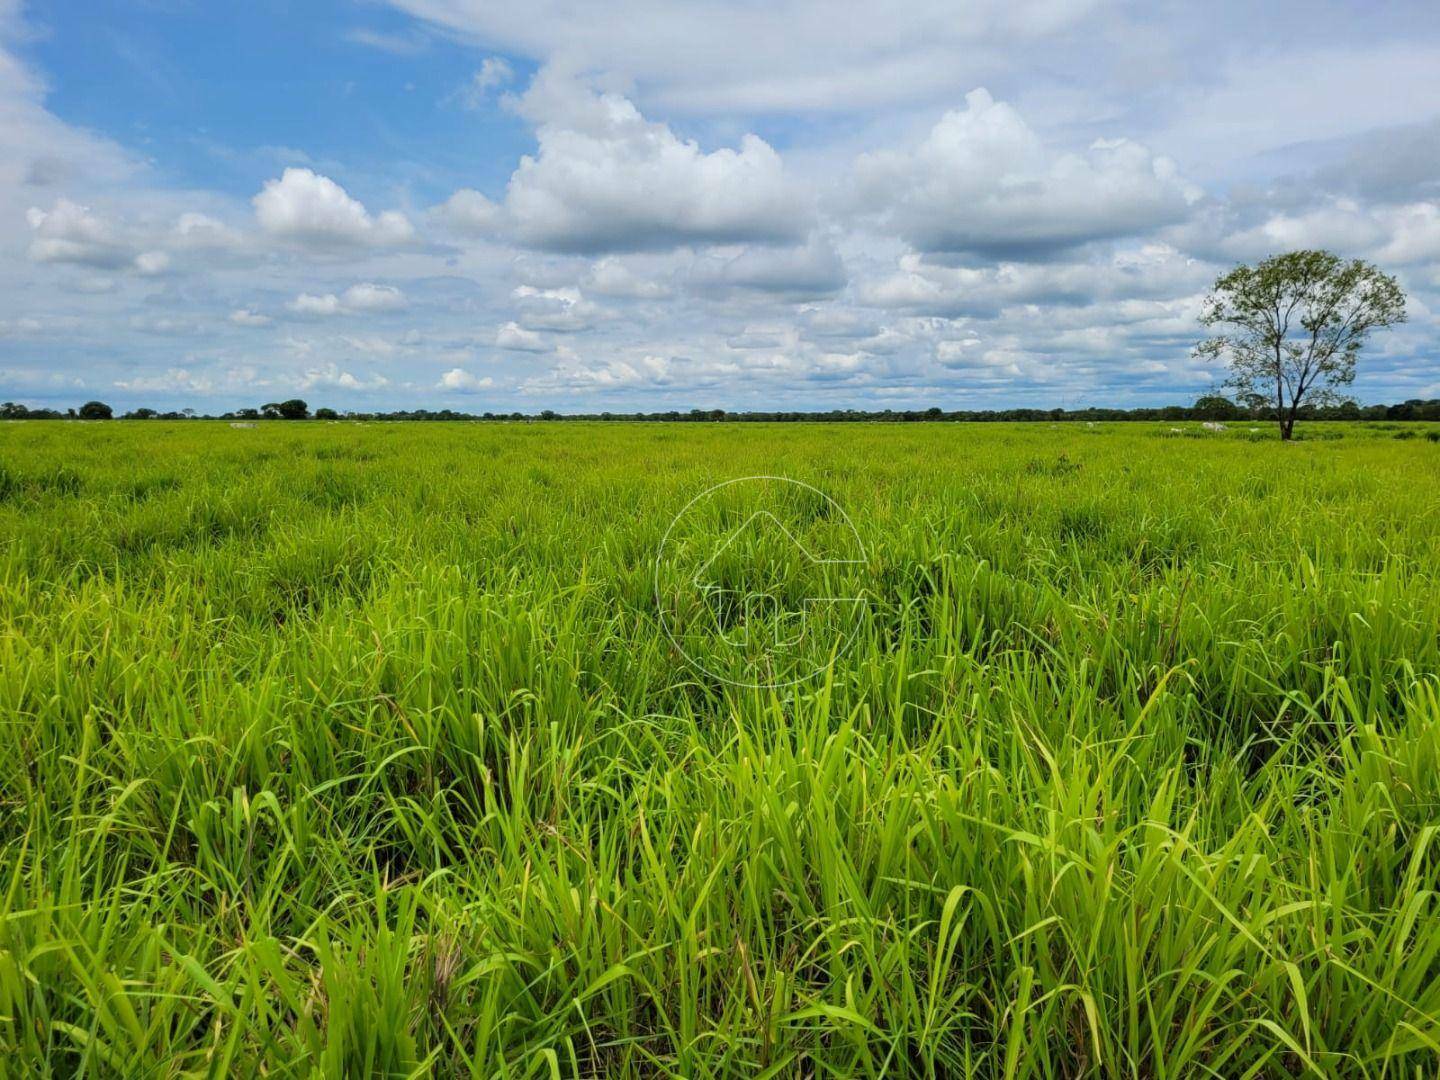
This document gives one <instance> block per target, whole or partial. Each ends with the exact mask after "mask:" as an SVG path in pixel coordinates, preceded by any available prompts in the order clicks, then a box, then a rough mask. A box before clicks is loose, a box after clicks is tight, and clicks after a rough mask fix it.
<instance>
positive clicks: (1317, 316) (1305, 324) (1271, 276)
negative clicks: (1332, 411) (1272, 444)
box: [1196, 251, 1405, 439]
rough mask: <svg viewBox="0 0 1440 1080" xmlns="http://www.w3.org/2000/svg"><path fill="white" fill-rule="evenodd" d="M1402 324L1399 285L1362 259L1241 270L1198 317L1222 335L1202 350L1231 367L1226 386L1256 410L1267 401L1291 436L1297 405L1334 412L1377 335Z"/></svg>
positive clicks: (1294, 256)
mask: <svg viewBox="0 0 1440 1080" xmlns="http://www.w3.org/2000/svg"><path fill="white" fill-rule="evenodd" d="M1404 319H1405V294H1404V292H1403V291H1401V289H1400V285H1399V283H1398V282H1396V280H1395V279H1394V278H1393V277H1391V276H1389V275H1388V274H1384V273H1381V271H1380V270H1378V269H1377V268H1376V267H1374V266H1371V265H1370V264H1369V263H1367V262H1365V261H1364V260H1362V259H1355V260H1353V261H1351V262H1348V263H1347V262H1344V261H1342V260H1341V259H1340V257H1339V256H1337V255H1333V254H1331V253H1330V252H1328V251H1292V252H1288V253H1286V254H1284V255H1274V256H1271V257H1270V258H1268V259H1266V260H1265V261H1263V262H1261V263H1260V264H1259V265H1258V266H1253V267H1251V266H1237V267H1236V268H1235V269H1234V270H1231V271H1230V272H1229V273H1228V274H1225V275H1223V276H1222V277H1221V278H1220V279H1219V280H1217V281H1216V282H1215V287H1214V290H1213V291H1212V293H1211V294H1210V296H1209V298H1208V299H1207V300H1206V303H1205V309H1204V311H1203V312H1202V314H1201V316H1200V321H1201V322H1202V323H1203V324H1204V325H1206V326H1219V327H1221V328H1222V332H1221V333H1220V334H1218V335H1216V336H1215V337H1212V338H1209V339H1207V340H1205V341H1202V342H1201V343H1200V344H1199V345H1198V346H1196V354H1197V355H1198V356H1200V357H1202V358H1204V359H1209V360H1223V361H1224V362H1225V363H1226V364H1228V365H1229V367H1230V382H1229V385H1230V386H1231V387H1233V388H1234V390H1235V391H1236V394H1237V395H1238V397H1239V398H1240V400H1241V401H1242V402H1245V403H1246V404H1247V405H1248V406H1249V407H1251V408H1256V407H1259V406H1260V405H1261V404H1262V403H1264V402H1266V401H1268V402H1269V403H1270V404H1271V405H1273V407H1274V409H1275V414H1276V417H1277V419H1278V420H1279V422H1280V436H1281V438H1284V439H1288V438H1290V437H1291V434H1292V432H1293V430H1294V427H1295V421H1296V419H1297V417H1298V416H1299V413H1300V408H1301V406H1302V405H1303V404H1305V403H1306V402H1307V400H1308V402H1309V403H1310V404H1312V405H1327V406H1334V405H1337V404H1339V403H1340V402H1341V400H1342V399H1341V398H1340V396H1339V394H1338V393H1337V391H1338V389H1339V388H1341V387H1345V386H1349V385H1350V384H1351V383H1353V382H1354V381H1355V365H1356V361H1357V359H1358V357H1359V355H1360V350H1361V348H1362V347H1363V346H1364V344H1365V341H1366V339H1367V338H1368V337H1369V335H1370V333H1371V331H1373V330H1378V329H1383V328H1385V327H1388V326H1394V325H1395V324H1396V323H1400V322H1403V321H1404Z"/></svg>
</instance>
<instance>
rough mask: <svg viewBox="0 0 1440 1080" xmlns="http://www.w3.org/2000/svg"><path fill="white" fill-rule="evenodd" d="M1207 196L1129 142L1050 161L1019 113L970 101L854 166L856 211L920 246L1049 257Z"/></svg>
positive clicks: (1130, 231)
mask: <svg viewBox="0 0 1440 1080" xmlns="http://www.w3.org/2000/svg"><path fill="white" fill-rule="evenodd" d="M1198 198H1199V191H1198V189H1196V188H1194V187H1192V186H1191V185H1189V184H1187V183H1186V182H1185V181H1184V180H1183V179H1182V178H1181V177H1180V175H1179V172H1178V170H1177V168H1176V166H1175V164H1174V163H1173V162H1172V161H1170V160H1169V159H1168V158H1163V157H1156V156H1154V155H1152V154H1151V153H1150V152H1149V151H1148V150H1146V149H1145V148H1144V147H1143V146H1140V145H1139V144H1138V143H1134V142H1131V141H1130V140H1128V139H1099V140H1096V141H1095V142H1093V143H1092V144H1091V145H1090V148H1089V150H1088V151H1086V152H1085V153H1084V154H1073V153H1066V154H1053V153H1051V152H1050V151H1049V150H1048V149H1047V147H1046V146H1045V144H1044V142H1043V141H1042V140H1041V138H1040V136H1039V135H1038V134H1037V133H1036V132H1035V131H1034V130H1033V129H1032V128H1031V127H1030V126H1029V125H1028V124H1026V122H1025V121H1024V119H1023V118H1022V117H1021V116H1020V114H1019V113H1018V112H1017V111H1016V110H1015V109H1013V108H1012V107H1011V106H1009V105H1006V104H1004V103H1003V102H997V101H995V100H994V99H993V98H991V96H990V94H989V93H988V92H986V91H985V90H972V91H971V92H970V93H969V94H967V95H965V108H964V109H956V110H952V111H951V112H947V113H946V114H945V115H944V116H943V117H942V118H941V119H940V121H939V122H938V123H936V125H935V126H934V127H933V128H932V129H931V131H930V133H929V135H927V136H926V138H925V139H924V140H923V141H922V142H921V143H920V144H919V145H918V146H917V147H915V148H914V149H913V150H909V151H894V150H883V151H877V152H874V153H870V154H865V155H862V156H861V157H860V158H859V160H857V161H856V163H855V191H854V199H855V203H856V205H857V206H858V207H859V208H860V210H861V211H862V212H863V213H869V214H871V215H873V216H874V217H875V218H877V219H878V220H879V221H880V222H881V223H882V225H883V226H884V227H885V228H887V229H890V230H893V231H894V232H896V233H898V234H899V235H900V236H902V237H903V238H904V239H905V240H907V241H908V242H909V243H911V244H912V245H913V246H914V247H915V248H917V249H918V250H920V251H925V252H931V253H943V254H963V255H972V256H978V257H980V258H989V259H1019V258H1044V257H1048V256H1051V255H1054V254H1055V253H1056V252H1059V251H1063V250H1064V249H1066V248H1071V247H1075V246H1078V245H1081V244H1085V243H1089V242H1092V241H1096V240H1113V239H1116V238H1118V237H1123V236H1134V235H1138V234H1144V233H1146V232H1148V231H1151V230H1153V229H1156V228H1158V227H1160V226H1162V225H1166V224H1170V223H1172V222H1176V221H1179V220H1181V219H1182V218H1183V217H1184V216H1185V214H1186V212H1187V209H1188V208H1189V206H1190V205H1191V204H1192V203H1193V202H1194V201H1195V200H1196V199H1198Z"/></svg>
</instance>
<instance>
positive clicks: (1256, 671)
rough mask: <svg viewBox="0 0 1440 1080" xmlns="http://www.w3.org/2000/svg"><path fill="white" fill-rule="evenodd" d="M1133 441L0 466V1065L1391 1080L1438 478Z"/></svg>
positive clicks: (327, 449) (1351, 434) (203, 429)
mask: <svg viewBox="0 0 1440 1080" xmlns="http://www.w3.org/2000/svg"><path fill="white" fill-rule="evenodd" d="M1171 426H1173V425H1168V424H1157V425H1140V424H1129V425H1101V426H1098V427H1095V428H1084V427H1081V426H1078V425H1071V426H1064V427H1056V426H1053V425H1044V424H1039V425H1025V426H1022V425H939V424H937V425H914V426H881V425H857V426H848V425H847V426H840V425H835V426H805V425H780V426H762V425H698V424H696V425H664V426H662V425H619V424H616V425H598V424H597V425H580V424H573V425H570V424H567V425H478V424H477V425H423V424H408V425H405V424H391V425H384V424H371V425H363V426H356V425H326V424H303V425H298V424H297V425H287V424H282V423H272V424H264V425H260V426H259V427H257V428H255V429H253V430H234V429H230V428H228V427H225V426H221V425H208V424H199V423H192V424H161V423H151V424H108V425H106V424H91V425H75V424H58V423H55V424H44V423H31V424H7V425H0V543H3V547H0V845H3V847H0V850H3V856H0V890H3V900H0V1051H3V1053H4V1057H3V1059H0V1061H3V1064H0V1071H11V1072H13V1073H14V1074H15V1075H27V1074H38V1073H45V1072H47V1071H48V1072H50V1073H52V1074H55V1075H73V1074H77V1073H78V1074H85V1075H96V1076H108V1075H126V1076H131V1075H133V1076H140V1075H146V1076H170V1075H189V1074H194V1075H209V1076H231V1075H258V1074H261V1073H264V1074H265V1075H271V1076H275V1075H314V1074H318V1075H334V1076H363V1075H375V1074H388V1075H397V1076H404V1075H412V1074H417V1073H418V1074H425V1073H433V1074H435V1075H446V1076H449V1075H475V1076H497V1075H498V1076H512V1077H521V1076H531V1075H544V1076H550V1075H562V1076H568V1075H589V1076H615V1077H624V1076H652V1075H672V1076H686V1077H691V1076H699V1077H703V1076H737V1077H742V1076H743V1077H752V1076H766V1075H770V1076H787V1077H788V1076H835V1077H845V1076H876V1077H879V1076H901V1075H910V1074H914V1075H936V1076H955V1075H967V1074H976V1075H982V1076H1004V1077H1065V1076H1084V1075H1104V1076H1110V1075H1115V1076H1131V1077H1147V1078H1148V1077H1188V1076H1220V1077H1240V1076H1246V1075H1250V1076H1292V1075H1300V1074H1305V1073H1307V1072H1309V1073H1311V1074H1318V1075H1326V1076H1331V1075H1334V1076H1355V1077H1416V1076H1430V1075H1434V1074H1435V1073H1436V1071H1437V1069H1440V900H1437V891H1436V890H1437V888H1440V838H1437V836H1436V831H1437V825H1440V677H1437V676H1440V518H1437V509H1440V483H1437V480H1440V446H1436V445H1435V444H1434V443H1433V442H1431V441H1429V440H1427V439H1426V438H1424V437H1423V433H1424V428H1423V426H1416V427H1415V428H1414V429H1413V430H1415V431H1416V432H1419V433H1420V435H1421V437H1417V438H1413V439H1397V438H1396V437H1395V436H1396V435H1397V434H1398V433H1401V432H1404V431H1408V430H1411V429H1410V428H1403V427H1396V426H1394V425H1391V426H1389V427H1386V428H1384V429H1377V428H1367V427H1363V426H1344V425H1325V426H1321V425H1312V429H1311V430H1310V431H1308V432H1307V431H1304V430H1302V432H1301V434H1302V435H1311V436H1315V437H1312V438H1309V439H1306V440H1305V441H1302V442H1300V443H1298V444H1295V445H1290V446H1282V445H1280V444H1279V443H1278V442H1277V441H1275V440H1274V439H1273V433H1272V432H1270V431H1269V429H1266V431H1265V432H1264V435H1265V436H1266V438H1265V440H1264V441H1259V440H1257V439H1252V437H1251V435H1250V433H1249V432H1247V431H1245V430H1244V428H1243V427H1241V428H1239V429H1238V430H1237V429H1232V430H1231V431H1229V432H1226V433H1224V434H1223V435H1213V434H1209V433H1202V432H1200V431H1199V429H1198V426H1196V425H1183V427H1184V429H1185V432H1184V434H1186V435H1190V434H1193V435H1194V436H1195V437H1193V438H1192V437H1176V436H1174V435H1173V434H1171V433H1170V432H1169V430H1168V429H1169V428H1170V427H1171ZM1322 434H1324V435H1330V436H1334V435H1338V436H1341V437H1339V438H1334V437H1331V438H1320V437H1318V436H1320V435H1322ZM749 474H769V475H784V476H789V477H793V478H795V479H798V480H801V481H804V482H806V483H808V484H813V485H815V486H816V487H818V488H819V489H821V490H823V491H824V492H826V493H827V494H828V495H830V496H832V497H833V498H834V499H835V500H836V502H837V503H838V504H839V505H841V506H842V507H844V509H845V511H846V512H847V513H848V514H849V516H850V518H851V519H852V521H853V522H854V523H855V525H856V527H857V528H858V529H859V530H860V532H861V533H862V535H863V539H864V542H865V545H866V547H867V549H868V552H869V555H870V559H871V565H870V566H869V567H868V568H867V573H868V577H869V580H870V588H871V603H870V605H869V607H868V608H867V610H866V612H865V615H864V618H863V620H862V623H861V625H860V628H859V630H858V632H857V633H856V636H855V639H854V641H853V642H852V644H851V646H850V648H849V649H848V650H847V651H845V652H844V653H843V654H841V655H840V656H838V657H837V659H836V660H835V662H834V664H833V665H832V666H831V667H830V668H829V670H827V671H826V672H825V673H824V674H823V675H822V677H820V678H817V679H815V680H812V681H810V682H808V683H805V684H802V685H800V686H797V687H792V688H787V689H785V690H779V691H767V690H754V689H743V688H737V687H732V686H727V685H724V684H722V683H717V682H716V681H715V680H713V679H711V678H708V677H706V676H705V675H703V674H702V673H700V672H697V671H696V670H695V669H694V668H691V667H690V666H688V665H687V663H686V662H685V660H684V659H683V657H681V656H680V655H679V654H678V653H677V651H676V650H675V648H674V647H673V645H672V644H671V643H670V641H669V640H668V639H667V638H666V636H665V635H664V634H663V633H662V632H661V630H660V627H659V626H658V623H657V618H656V610H655V599H654V591H653V577H652V559H653V556H654V554H655V552H656V549H657V547H658V545H659V543H660V540H661V537H662V535H663V534H664V531H665V528H666V526H667V524H668V523H669V521H670V519H671V518H672V516H673V515H674V514H675V513H676V512H677V511H678V510H679V509H680V508H681V507H682V506H684V505H685V503H686V502H687V501H688V500H689V499H690V498H692V497H693V496H694V495H695V494H697V493H698V492H699V491H701V490H703V489H704V488H706V487H707V486H709V485H711V484H714V483H716V482H718V481H720V480H725V479H730V478H733V477H736V476H744V475H749Z"/></svg>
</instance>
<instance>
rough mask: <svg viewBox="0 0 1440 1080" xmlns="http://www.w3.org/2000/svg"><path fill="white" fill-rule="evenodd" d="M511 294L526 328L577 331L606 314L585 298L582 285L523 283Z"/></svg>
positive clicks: (591, 324)
mask: <svg viewBox="0 0 1440 1080" xmlns="http://www.w3.org/2000/svg"><path fill="white" fill-rule="evenodd" d="M510 295H511V299H512V301H513V303H514V305H515V307H516V309H517V310H518V312H519V316H520V317H519V323H520V325H521V326H522V327H524V328H525V329H527V330H556V331H559V332H561V333H574V332H576V331H579V330H588V329H589V328H590V327H592V326H594V325H595V323H596V322H597V321H599V319H600V318H601V316H602V315H603V312H602V310H601V309H600V307H599V306H598V305H597V304H595V303H592V302H591V301H589V300H587V299H585V297H584V295H583V294H582V293H581V292H580V290H579V289H574V288H562V289H537V288H535V287H534V286H533V285H520V286H518V287H517V288H516V289H515V290H514V291H513V292H512V293H511V294H510Z"/></svg>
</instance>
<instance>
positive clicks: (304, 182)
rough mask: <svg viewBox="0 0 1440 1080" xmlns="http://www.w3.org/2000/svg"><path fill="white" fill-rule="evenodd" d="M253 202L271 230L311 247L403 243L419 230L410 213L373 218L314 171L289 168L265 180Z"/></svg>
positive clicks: (259, 218) (388, 212)
mask: <svg viewBox="0 0 1440 1080" xmlns="http://www.w3.org/2000/svg"><path fill="white" fill-rule="evenodd" d="M251 203H252V204H253V205H254V207H255V218H256V220H257V221H258V222H259V223H260V227H261V228H262V229H263V230H265V232H266V233H268V234H270V235H271V236H274V237H276V238H277V239H281V240H286V241H289V242H292V243H295V244H298V245H301V246H306V247H315V248H320V249H325V248H354V247H363V246H387V245H395V244H403V243H406V242H407V241H409V240H410V239H411V238H412V237H413V236H414V233H415V230H414V227H413V226H412V225H411V224H410V222H409V220H408V219H407V218H406V217H405V215H404V214H401V213H400V212H399V211H396V210H386V211H384V212H383V213H381V214H379V215H378V216H374V217H372V216H371V214H370V211H368V210H367V209H366V208H365V206H364V204H363V203H361V202H360V201H359V200H358V199H355V198H352V197H351V196H350V194H349V193H348V192H347V191H346V190H345V189H344V188H343V187H341V186H340V185H339V184H337V183H336V182H335V181H334V180H331V179H330V178H329V177H328V176H321V175H320V174H319V173H316V172H313V171H312V170H310V169H301V168H289V169H286V170H285V172H284V173H283V174H282V175H281V176H280V178H279V179H278V180H267V181H265V187H264V189H263V190H262V191H261V192H260V193H259V194H258V195H256V196H255V197H254V198H253V199H252V200H251Z"/></svg>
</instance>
